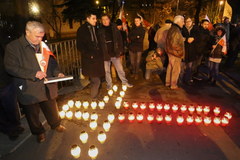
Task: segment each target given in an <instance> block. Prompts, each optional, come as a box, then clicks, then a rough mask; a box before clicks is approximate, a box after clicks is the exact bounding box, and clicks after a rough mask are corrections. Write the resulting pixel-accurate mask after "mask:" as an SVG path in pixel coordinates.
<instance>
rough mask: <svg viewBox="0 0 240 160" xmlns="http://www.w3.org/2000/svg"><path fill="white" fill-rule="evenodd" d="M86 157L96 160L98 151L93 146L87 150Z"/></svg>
mask: <svg viewBox="0 0 240 160" xmlns="http://www.w3.org/2000/svg"><path fill="white" fill-rule="evenodd" d="M88 155H89V157H90V158H91V159H96V158H97V156H98V149H97V147H95V146H94V145H92V146H90V148H89V150H88Z"/></svg>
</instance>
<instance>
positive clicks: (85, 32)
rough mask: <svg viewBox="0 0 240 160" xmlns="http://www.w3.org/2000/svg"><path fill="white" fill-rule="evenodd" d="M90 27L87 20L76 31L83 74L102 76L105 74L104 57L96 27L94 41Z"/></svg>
mask: <svg viewBox="0 0 240 160" xmlns="http://www.w3.org/2000/svg"><path fill="white" fill-rule="evenodd" d="M92 27H93V26H92V25H90V24H89V23H88V22H86V23H85V24H83V25H82V26H80V27H79V29H78V31H77V49H78V51H80V53H81V62H82V73H83V75H85V76H89V77H102V76H104V75H105V71H104V65H103V62H104V60H103V58H104V57H103V53H102V51H101V48H100V44H99V43H100V42H99V34H98V28H97V27H95V33H96V38H97V41H96V40H95V38H94V35H93V30H92Z"/></svg>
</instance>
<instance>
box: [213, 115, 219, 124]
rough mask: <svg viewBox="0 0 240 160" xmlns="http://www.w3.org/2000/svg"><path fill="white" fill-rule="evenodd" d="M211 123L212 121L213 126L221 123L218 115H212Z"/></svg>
mask: <svg viewBox="0 0 240 160" xmlns="http://www.w3.org/2000/svg"><path fill="white" fill-rule="evenodd" d="M213 123H214V125H215V126H218V125H220V124H221V118H219V117H214V119H213Z"/></svg>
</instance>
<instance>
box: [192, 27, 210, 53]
mask: <svg viewBox="0 0 240 160" xmlns="http://www.w3.org/2000/svg"><path fill="white" fill-rule="evenodd" d="M196 38H197V39H196V46H197V50H196V51H197V56H201V55H207V56H208V55H209V53H210V51H211V49H212V45H211V41H212V39H213V38H212V37H211V35H210V32H209V30H208V29H204V28H203V27H202V26H199V27H198V36H197V37H196Z"/></svg>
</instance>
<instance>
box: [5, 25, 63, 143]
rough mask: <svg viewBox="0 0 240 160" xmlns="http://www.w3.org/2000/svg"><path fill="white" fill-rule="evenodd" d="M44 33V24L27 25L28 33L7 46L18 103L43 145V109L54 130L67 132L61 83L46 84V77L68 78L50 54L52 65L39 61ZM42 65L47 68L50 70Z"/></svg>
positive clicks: (7, 60)
mask: <svg viewBox="0 0 240 160" xmlns="http://www.w3.org/2000/svg"><path fill="white" fill-rule="evenodd" d="M44 34H45V31H44V27H43V25H42V24H41V23H39V22H37V21H29V22H27V24H26V34H25V35H23V36H22V37H20V38H19V39H17V40H15V41H13V42H11V43H9V44H8V45H7V47H6V51H5V59H4V62H5V67H6V70H7V72H8V73H9V74H10V75H12V76H13V77H14V83H15V86H16V89H17V96H18V100H19V102H20V103H21V104H22V106H23V110H24V113H25V114H26V118H27V121H28V124H29V127H30V130H31V132H32V134H33V135H37V141H38V142H39V143H41V142H43V141H45V134H44V132H45V129H44V127H43V125H42V123H41V122H40V120H39V112H40V109H41V110H42V112H43V114H44V115H45V117H46V119H47V122H48V124H49V125H50V126H51V128H52V129H54V130H56V131H58V132H63V131H64V130H65V127H64V126H62V125H61V124H60V122H61V120H60V118H59V115H58V107H57V103H56V97H57V91H58V90H57V84H56V83H50V84H44V79H45V78H46V77H62V76H64V75H63V74H62V73H60V71H59V70H58V66H57V62H56V60H55V59H54V58H53V57H52V56H50V55H49V60H48V64H47V63H41V62H43V61H44V59H42V61H41V62H40V63H39V61H38V59H37V55H39V54H43V53H42V45H43V43H42V38H43V36H44ZM40 48H41V49H40ZM39 64H40V65H42V66H45V67H46V71H43V70H42V68H41V67H42V66H40V65H39ZM44 64H45V65H44Z"/></svg>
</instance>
